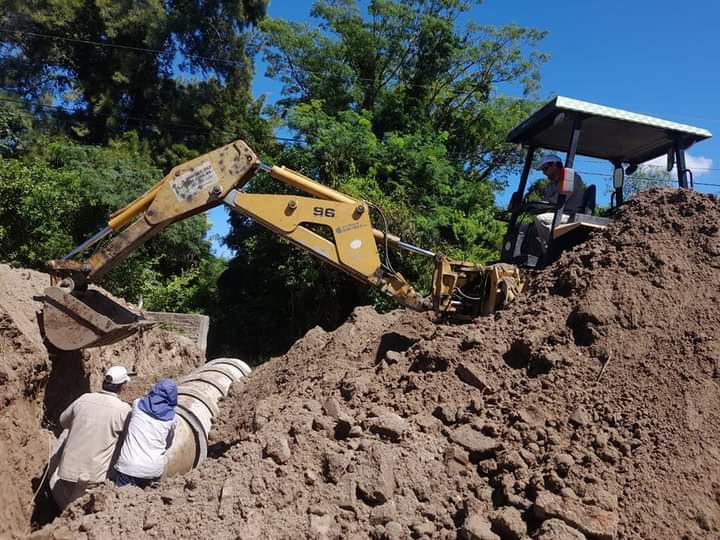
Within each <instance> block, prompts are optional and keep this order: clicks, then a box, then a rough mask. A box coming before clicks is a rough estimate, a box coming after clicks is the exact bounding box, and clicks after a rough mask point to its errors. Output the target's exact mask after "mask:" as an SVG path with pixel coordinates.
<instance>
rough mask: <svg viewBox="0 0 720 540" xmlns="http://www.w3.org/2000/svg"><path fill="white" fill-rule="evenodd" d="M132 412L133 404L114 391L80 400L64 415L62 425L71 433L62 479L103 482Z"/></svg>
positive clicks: (60, 475) (64, 454)
mask: <svg viewBox="0 0 720 540" xmlns="http://www.w3.org/2000/svg"><path fill="white" fill-rule="evenodd" d="M129 413H130V405H128V404H127V403H125V402H123V401H121V400H120V398H119V397H118V396H117V394H114V393H112V392H106V391H104V390H103V391H100V392H93V393H91V394H83V395H82V396H80V397H79V398H78V399H76V400H75V401H74V402H73V403H72V404H71V405H70V406H69V407H68V408H67V409H65V410H64V411H63V413H62V414H61V415H60V425H61V426H62V427H63V428H65V429H68V430H69V433H68V435H67V439H66V441H65V448H64V449H63V453H62V457H61V458H60V465H59V467H58V476H59V477H60V478H62V479H63V480H66V481H68V482H78V481H84V482H103V481H104V480H105V479H106V478H107V474H108V470H109V469H110V461H111V460H112V457H113V453H114V452H115V445H116V443H117V441H118V438H119V437H120V434H121V433H122V431H123V428H124V426H125V420H126V418H127V416H128V414H129Z"/></svg>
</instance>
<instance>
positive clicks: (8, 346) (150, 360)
mask: <svg viewBox="0 0 720 540" xmlns="http://www.w3.org/2000/svg"><path fill="white" fill-rule="evenodd" d="M49 285H50V279H49V276H47V275H46V274H43V273H41V272H35V271H32V270H21V269H13V268H10V267H9V266H7V265H4V264H0V405H1V407H0V455H2V456H3V459H2V460H0V477H2V478H3V488H2V489H1V490H0V538H7V537H9V536H13V535H18V536H19V535H24V534H27V533H29V532H30V525H31V520H32V519H33V518H32V516H33V513H34V519H35V520H40V521H42V520H43V519H45V518H46V515H45V512H44V511H45V509H44V508H38V509H34V508H33V504H32V495H33V491H34V490H35V489H36V487H37V482H38V481H39V479H40V477H41V475H42V473H43V468H44V466H45V463H46V462H47V458H48V451H49V447H50V445H51V444H53V443H54V440H55V437H54V434H53V431H57V428H56V424H57V422H58V418H59V416H60V413H61V412H62V411H63V410H64V408H65V407H66V406H67V405H69V404H70V403H71V402H72V401H73V400H74V399H76V398H77V397H79V396H80V395H81V394H82V393H84V392H87V391H89V390H90V389H97V388H98V387H99V385H100V384H101V381H102V373H103V371H104V370H105V369H106V368H108V367H110V366H111V365H114V364H120V365H124V366H126V367H128V369H132V370H134V371H137V373H138V376H137V377H136V378H135V379H134V380H133V381H132V382H131V383H129V384H128V389H127V395H126V396H124V397H126V399H128V400H130V399H132V398H133V397H135V396H137V395H139V394H141V393H143V392H145V391H146V389H147V388H146V387H147V386H148V385H149V384H151V383H152V382H154V381H156V380H157V379H158V378H159V377H162V376H174V375H178V374H180V373H186V372H188V371H190V370H192V368H193V367H194V366H196V365H199V364H200V363H201V362H203V361H204V358H203V356H202V354H201V353H200V352H199V351H198V350H197V349H196V348H195V346H194V345H193V343H192V342H190V341H189V340H187V339H185V338H182V337H180V336H176V335H174V334H170V333H167V332H164V331H161V330H157V329H153V330H151V331H149V332H146V333H145V334H144V335H143V336H141V337H138V336H135V337H133V338H131V339H128V340H125V341H124V342H122V343H117V344H115V345H113V346H109V347H103V348H101V349H89V350H87V351H84V352H82V353H80V352H77V353H57V354H50V353H49V352H48V350H47V349H46V347H45V345H44V344H43V338H42V335H41V333H40V328H39V325H38V321H37V317H38V313H39V312H40V310H41V308H42V304H41V297H42V294H43V290H44V289H45V287H48V286H49ZM40 506H41V507H42V506H43V505H42V504H41V505H40Z"/></svg>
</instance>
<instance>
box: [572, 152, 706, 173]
mask: <svg viewBox="0 0 720 540" xmlns="http://www.w3.org/2000/svg"><path fill="white" fill-rule="evenodd" d="M575 159H576V160H578V161H584V162H585V163H597V162H598V159H599V158H598V159H593V158H588V157H585V156H576V157H575ZM638 165H639V166H640V167H652V168H655V169H665V166H664V165H655V164H654V163H640V164H638ZM688 168H690V169H691V170H693V171H720V168H713V167H688Z"/></svg>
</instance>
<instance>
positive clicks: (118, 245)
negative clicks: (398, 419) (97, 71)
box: [44, 140, 520, 350]
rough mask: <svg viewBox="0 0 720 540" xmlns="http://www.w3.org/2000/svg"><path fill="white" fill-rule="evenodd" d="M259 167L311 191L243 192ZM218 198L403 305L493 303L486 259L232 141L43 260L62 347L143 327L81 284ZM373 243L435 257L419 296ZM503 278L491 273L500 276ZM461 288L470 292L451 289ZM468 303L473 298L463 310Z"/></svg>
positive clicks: (50, 318)
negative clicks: (410, 229) (403, 232)
mask: <svg viewBox="0 0 720 540" xmlns="http://www.w3.org/2000/svg"><path fill="white" fill-rule="evenodd" d="M259 170H262V171H265V172H267V173H269V174H270V175H271V176H272V177H273V178H275V179H276V180H279V181H281V182H284V183H285V184H288V185H289V186H291V187H293V188H296V189H298V190H300V191H303V192H304V193H306V194H308V195H310V196H309V197H305V196H295V195H272V194H255V193H246V192H244V191H242V188H243V187H244V186H245V185H246V184H247V183H248V182H249V181H250V179H251V178H252V177H253V176H254V175H255V173H256V172H257V171H259ZM223 203H224V204H226V205H227V206H228V207H229V208H231V209H232V210H234V211H237V212H241V213H242V214H244V215H247V216H248V217H250V218H252V219H253V220H255V221H256V222H257V223H259V224H261V225H263V226H264V227H266V228H268V229H269V230H271V231H273V232H274V233H276V234H278V235H280V236H282V237H283V238H286V239H287V240H288V241H290V242H292V243H293V244H295V245H297V246H298V247H300V248H302V249H304V250H306V251H308V252H309V253H312V254H313V255H315V256H317V257H319V258H321V259H323V260H324V261H326V262H328V263H329V264H332V265H334V266H335V267H337V268H339V269H340V270H343V271H344V272H346V273H347V274H349V275H351V276H353V277H354V278H356V279H358V280H360V281H362V282H364V283H367V284H370V285H373V286H375V287H378V288H379V289H381V290H382V291H383V292H385V293H386V294H388V295H389V296H392V297H393V298H395V299H396V300H397V301H398V302H399V303H401V304H403V305H405V306H408V307H410V308H413V309H416V310H427V309H434V310H435V311H436V312H438V313H453V312H467V314H469V315H477V314H478V313H487V312H490V311H493V310H494V309H495V307H496V305H497V304H498V294H499V292H500V289H499V281H498V275H497V272H496V273H495V274H493V273H492V272H490V271H489V268H490V267H482V266H480V265H473V264H471V263H465V262H461V261H452V260H450V259H448V258H447V257H445V256H443V255H440V254H435V253H432V252H430V251H427V250H424V249H422V248H419V247H416V246H412V245H411V244H407V243H405V242H402V241H401V240H400V238H398V237H397V236H394V235H391V234H389V233H388V232H387V231H386V232H383V231H379V230H377V229H375V228H373V226H372V223H371V221H370V208H369V205H368V204H367V203H365V202H363V201H361V200H358V199H355V198H353V197H350V196H348V195H345V194H343V193H340V192H338V191H336V190H333V189H331V188H329V187H327V186H324V185H322V184H319V183H317V182H315V181H313V180H311V179H310V178H307V177H306V176H303V175H302V174H300V173H298V172H296V171H292V170H290V169H287V168H285V167H276V166H273V167H271V166H267V165H264V164H263V163H261V162H260V161H259V160H258V158H257V156H256V155H255V154H254V153H253V151H252V150H251V149H250V148H249V147H248V146H247V145H246V144H245V143H244V142H243V141H239V140H238V141H235V142H233V143H231V144H228V145H226V146H223V147H222V148H218V149H217V150H213V151H211V152H208V153H207V154H203V155H202V156H200V157H197V158H195V159H193V160H191V161H188V162H186V163H184V164H182V165H179V166H177V167H175V168H173V169H172V171H170V173H169V174H168V175H167V176H165V177H164V178H163V179H162V180H161V181H160V182H158V183H157V184H156V185H155V186H153V187H152V188H151V189H150V190H148V191H147V192H146V193H145V194H143V195H142V196H141V197H138V198H137V199H136V200H135V201H133V202H132V203H130V204H129V205H128V206H126V207H125V208H123V209H120V210H118V211H117V212H115V213H114V214H113V215H112V216H110V219H109V221H108V226H107V227H106V228H105V229H104V230H103V231H101V232H100V233H98V234H97V235H95V236H94V237H93V238H92V239H90V240H88V241H86V242H84V243H83V244H81V245H80V246H78V248H76V249H75V250H73V252H71V253H70V254H68V256H66V257H65V258H64V259H62V260H55V261H50V262H49V263H48V266H49V268H50V270H51V273H52V275H53V280H54V283H55V282H56V281H57V280H58V278H63V281H62V282H61V283H60V286H59V287H51V288H50V289H48V290H47V291H46V298H47V301H46V304H45V309H44V322H45V324H44V326H45V334H46V337H47V338H48V339H49V340H50V341H51V343H53V344H54V345H55V346H57V347H59V348H61V349H64V350H74V349H78V348H84V347H91V346H97V345H100V344H103V345H104V344H108V343H109V342H113V341H116V340H117V339H122V338H123V337H125V336H126V335H127V333H128V332H133V331H135V330H136V329H137V328H140V327H142V325H143V318H142V316H141V315H139V314H134V313H133V312H132V311H131V310H128V309H126V308H123V307H122V306H120V305H118V304H117V303H115V302H112V301H110V300H109V299H107V298H106V299H105V300H103V299H100V298H99V297H98V296H97V295H98V294H99V293H98V292H97V291H89V290H87V286H88V284H89V283H92V282H96V281H97V280H99V279H100V278H101V277H102V276H103V275H105V274H106V273H107V272H109V271H110V270H111V269H112V268H114V267H115V266H117V265H118V264H119V263H120V262H122V261H123V260H124V259H125V258H126V257H127V256H128V255H130V254H131V253H132V252H133V251H134V250H135V249H136V248H137V247H139V246H140V245H142V244H143V243H144V242H146V241H147V240H148V239H150V238H152V237H153V236H155V235H157V234H158V233H159V232H160V231H162V230H163V229H164V228H165V227H167V226H168V225H171V224H172V223H175V222H176V221H179V220H182V219H185V218H187V217H190V216H193V215H195V214H199V213H201V212H204V211H206V210H208V209H210V208H213V207H215V206H217V205H219V204H223ZM113 231H115V232H117V235H116V236H115V237H114V238H113V239H112V240H111V241H110V242H109V243H108V244H107V245H106V246H105V247H104V248H103V249H100V250H97V251H96V252H95V253H94V254H93V255H91V256H90V257H89V258H88V259H87V261H85V262H78V261H76V260H74V259H73V258H72V257H73V256H74V255H76V254H77V253H79V252H80V251H82V250H84V249H87V248H88V247H90V246H91V245H92V244H93V243H96V242H98V241H100V240H101V239H102V238H104V237H105V236H107V235H108V234H109V233H110V232H113ZM378 243H382V244H383V245H386V246H390V247H393V248H396V249H405V250H409V251H412V252H414V253H419V254H421V255H424V256H428V257H432V258H433V259H434V261H435V273H434V276H433V290H432V294H431V297H430V298H428V299H426V298H423V297H422V296H420V295H419V294H418V293H417V292H416V291H415V290H414V289H413V288H412V286H411V285H410V284H409V283H408V282H407V281H406V280H405V279H404V278H403V277H402V276H401V275H400V274H399V273H397V272H395V271H393V270H392V269H391V268H389V267H387V266H385V265H383V264H382V263H381V261H380V255H379V251H378V246H377V244H378ZM504 276H505V273H500V274H499V279H500V281H502V280H503V279H504ZM507 277H510V276H509V275H508V276H507ZM513 279H514V276H513ZM488 280H490V281H488ZM517 283H518V284H520V280H519V276H517ZM515 288H516V287H515ZM515 288H513V290H515ZM461 289H465V290H470V294H469V295H468V294H466V295H460V296H458V294H457V291H459V290H461ZM473 295H474V296H473ZM509 296H512V294H503V295H502V297H503V298H504V299H505V298H508V297H509ZM91 299H92V300H91ZM106 300H107V301H108V302H110V304H107V303H106ZM468 304H472V305H473V306H472V308H471V309H468Z"/></svg>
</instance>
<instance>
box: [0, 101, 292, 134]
mask: <svg viewBox="0 0 720 540" xmlns="http://www.w3.org/2000/svg"><path fill="white" fill-rule="evenodd" d="M0 101H5V102H8V103H16V104H19V105H24V104H26V103H25V102H24V101H22V100H16V99H11V98H4V97H0ZM33 106H34V107H39V108H41V109H46V110H58V111H64V112H69V113H78V112H82V111H81V110H78V109H73V108H70V107H63V106H62V105H44V104H42V103H34V104H33ZM19 112H20V113H22V114H25V115H28V116H30V117H33V114H32V113H30V112H28V111H19ZM113 118H117V119H120V120H125V119H127V120H130V121H132V122H135V123H139V124H141V125H148V126H163V125H167V126H175V127H178V128H180V129H182V130H185V131H193V132H196V133H207V132H208V131H212V130H217V131H218V132H220V133H224V134H226V135H229V136H231V137H237V136H238V135H239V134H238V133H236V132H234V131H228V130H226V129H220V128H215V127H204V126H201V125H199V124H187V123H183V122H174V121H172V120H162V119H159V118H149V117H141V116H123V117H118V116H113ZM96 120H98V119H97V118H96ZM272 138H273V139H276V140H278V141H288V142H294V141H296V139H292V138H288V137H277V136H272Z"/></svg>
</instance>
